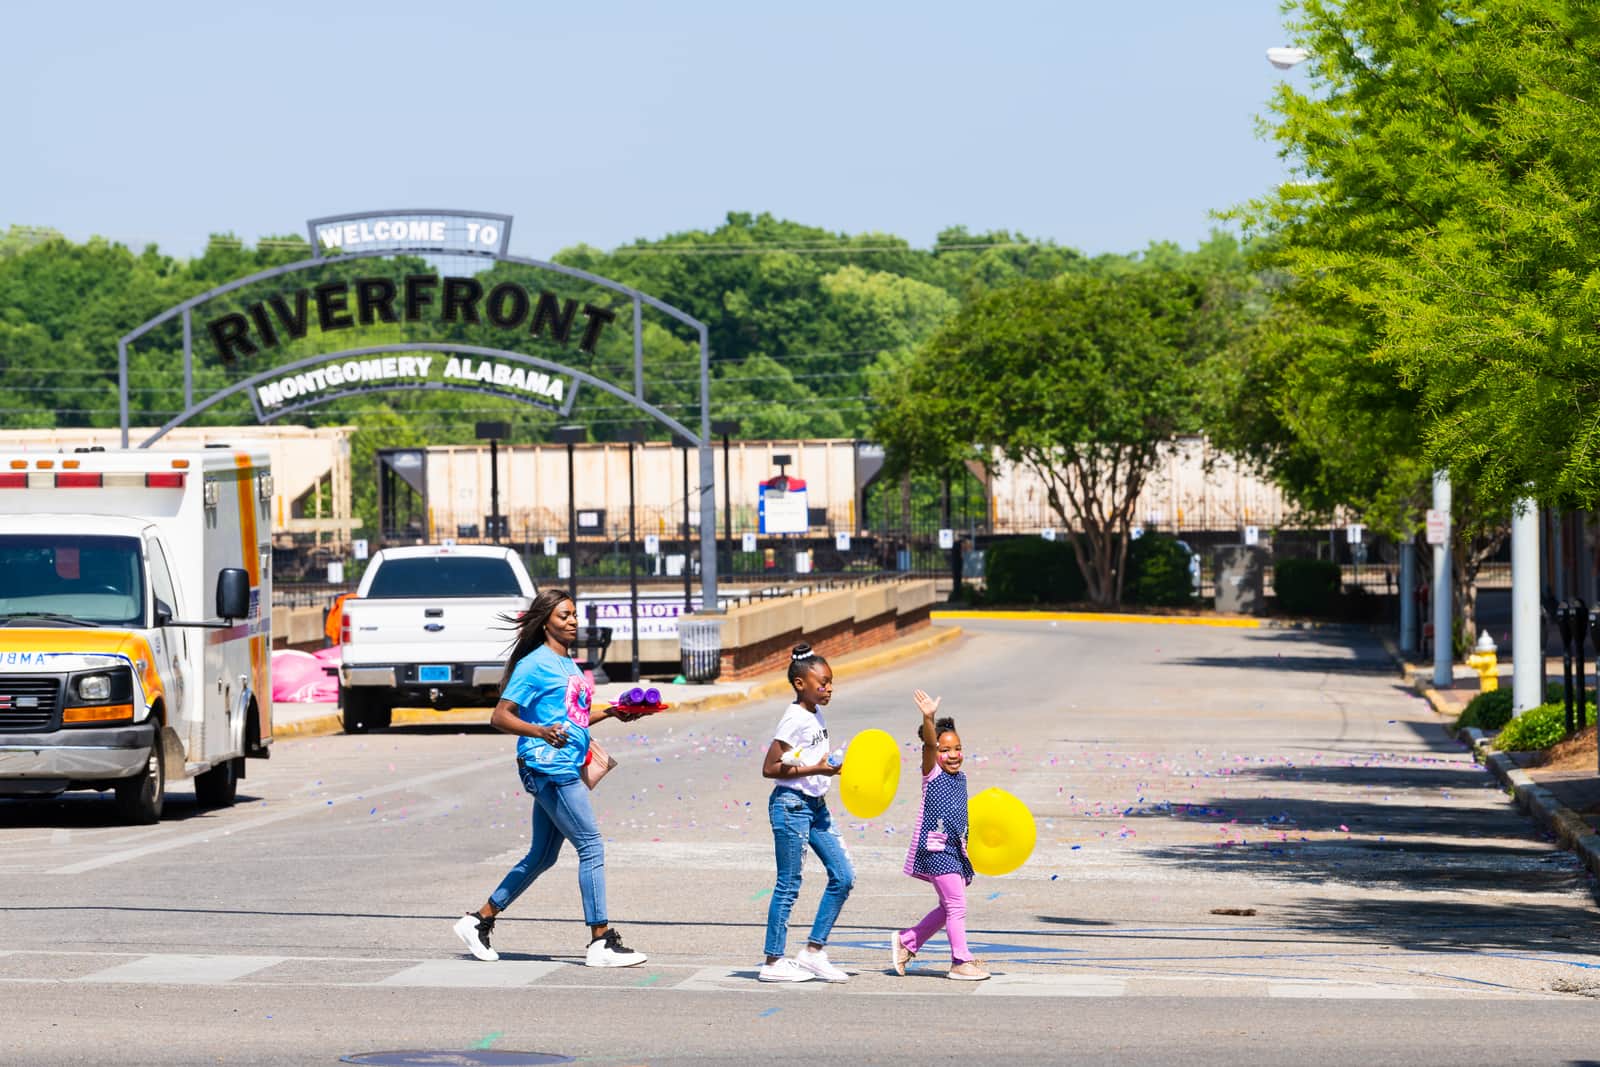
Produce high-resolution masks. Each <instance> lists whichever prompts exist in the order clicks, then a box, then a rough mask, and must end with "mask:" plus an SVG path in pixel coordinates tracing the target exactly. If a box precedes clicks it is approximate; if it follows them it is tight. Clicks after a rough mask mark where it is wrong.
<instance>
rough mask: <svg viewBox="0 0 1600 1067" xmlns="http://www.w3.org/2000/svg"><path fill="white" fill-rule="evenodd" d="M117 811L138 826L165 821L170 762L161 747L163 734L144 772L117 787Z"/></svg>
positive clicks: (154, 744) (146, 759)
mask: <svg viewBox="0 0 1600 1067" xmlns="http://www.w3.org/2000/svg"><path fill="white" fill-rule="evenodd" d="M116 793H117V810H118V811H120V812H121V813H122V818H123V819H124V820H125V821H127V822H129V823H132V824H133V825H135V826H148V825H149V824H150V823H154V822H160V821H161V808H162V806H163V803H164V802H165V801H166V799H167V762H166V755H165V753H164V751H163V749H162V747H161V733H160V730H159V729H158V730H157V731H156V739H155V741H154V742H152V743H151V745H150V751H149V753H148V754H147V755H146V757H145V766H144V770H142V771H140V772H139V773H138V774H135V775H133V776H132V777H131V778H124V779H122V780H121V781H120V782H118V783H117V784H116Z"/></svg>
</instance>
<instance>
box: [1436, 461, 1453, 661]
mask: <svg viewBox="0 0 1600 1067" xmlns="http://www.w3.org/2000/svg"><path fill="white" fill-rule="evenodd" d="M1433 508H1434V510H1435V511H1440V512H1443V513H1444V543H1443V544H1440V545H1434V546H1433V686H1434V688H1435V689H1448V688H1450V685H1451V683H1452V682H1453V681H1454V680H1455V650H1454V649H1453V648H1452V647H1451V636H1452V632H1453V630H1454V628H1455V626H1454V624H1455V606H1454V604H1453V599H1454V598H1453V597H1452V596H1451V580H1452V579H1451V565H1450V542H1451V540H1452V538H1453V537H1454V535H1455V529H1454V527H1455V523H1454V521H1452V516H1451V514H1450V472H1449V471H1435V472H1434V474H1433Z"/></svg>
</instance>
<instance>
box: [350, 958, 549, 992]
mask: <svg viewBox="0 0 1600 1067" xmlns="http://www.w3.org/2000/svg"><path fill="white" fill-rule="evenodd" d="M565 966H566V964H562V963H551V962H549V961H548V960H500V961H499V962H497V963H485V962H484V961H482V960H425V961H423V962H422V963H419V964H417V965H416V966H415V967H407V968H406V969H405V970H403V971H401V972H399V973H398V974H391V975H390V976H389V977H387V978H385V979H384V980H383V981H381V982H377V983H375V984H377V985H391V986H429V987H433V988H442V987H452V988H475V989H488V988H493V989H511V988H517V987H521V986H525V985H528V984H530V983H532V982H537V981H538V980H539V979H541V978H543V977H544V976H545V975H547V974H549V973H550V972H551V971H559V970H561V969H562V968H563V967H565Z"/></svg>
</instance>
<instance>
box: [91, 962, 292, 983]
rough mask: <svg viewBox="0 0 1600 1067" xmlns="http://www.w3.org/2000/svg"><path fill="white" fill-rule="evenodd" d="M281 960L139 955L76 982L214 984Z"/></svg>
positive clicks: (242, 975) (230, 979)
mask: <svg viewBox="0 0 1600 1067" xmlns="http://www.w3.org/2000/svg"><path fill="white" fill-rule="evenodd" d="M283 960H284V958H283V957H282V956H176V955H159V956H142V957H140V958H139V959H136V960H130V961H128V962H127V963H121V964H118V965H117V966H115V967H108V968H106V969H105V970H103V971H95V972H94V973H93V974H86V975H84V976H83V977H82V978H79V979H78V981H80V982H139V983H152V984H163V985H216V984H218V983H220V982H231V981H233V980H234V979H235V978H243V977H244V976H245V975H247V974H254V973H255V972H256V971H261V970H265V969H266V968H268V967H271V966H273V965H275V964H279V963H282V962H283Z"/></svg>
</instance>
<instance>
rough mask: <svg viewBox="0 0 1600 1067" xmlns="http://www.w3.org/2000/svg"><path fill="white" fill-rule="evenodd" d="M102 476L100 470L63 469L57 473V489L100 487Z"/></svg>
mask: <svg viewBox="0 0 1600 1067" xmlns="http://www.w3.org/2000/svg"><path fill="white" fill-rule="evenodd" d="M102 481H103V479H102V478H101V476H100V474H99V473H98V472H93V473H91V472H89V471H62V472H61V473H60V474H57V475H56V488H57V489H99V488H100V485H101V482H102Z"/></svg>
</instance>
